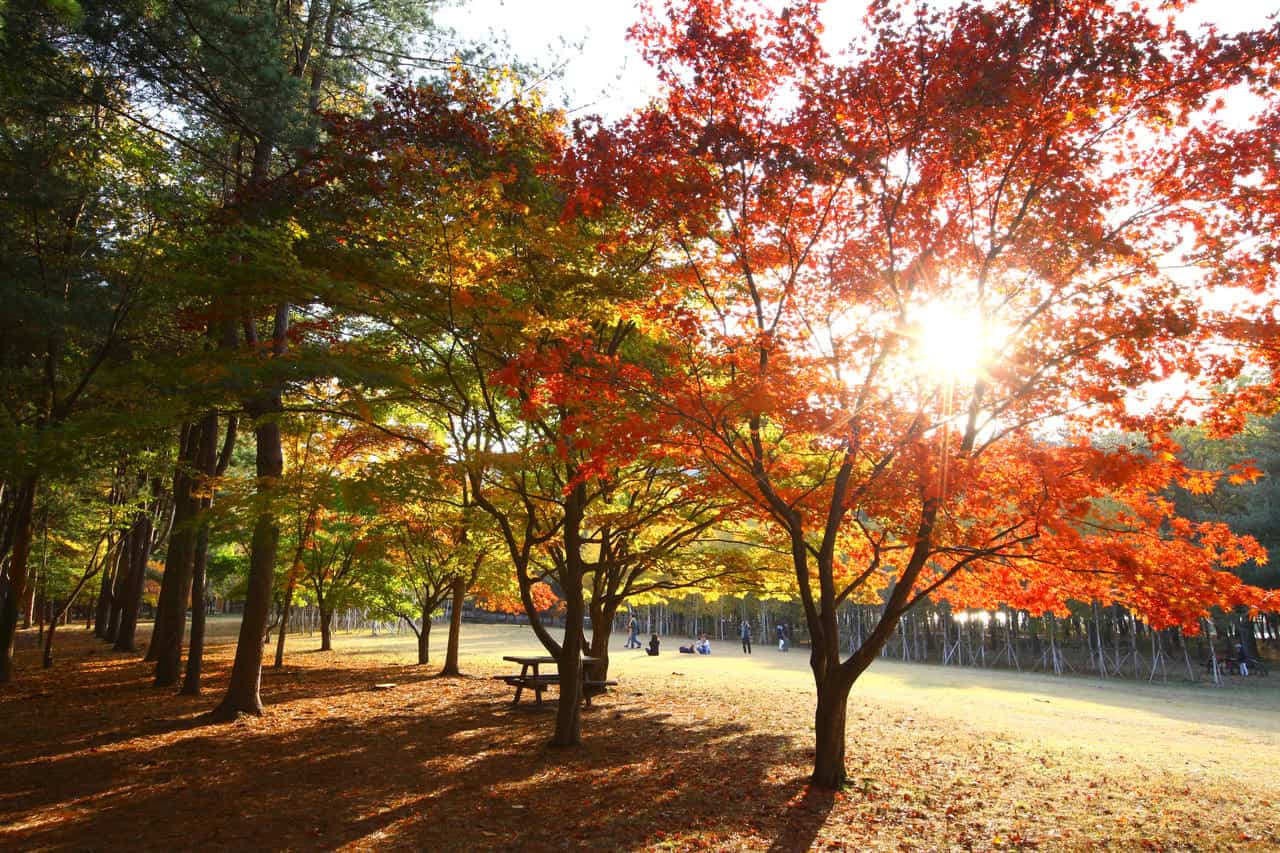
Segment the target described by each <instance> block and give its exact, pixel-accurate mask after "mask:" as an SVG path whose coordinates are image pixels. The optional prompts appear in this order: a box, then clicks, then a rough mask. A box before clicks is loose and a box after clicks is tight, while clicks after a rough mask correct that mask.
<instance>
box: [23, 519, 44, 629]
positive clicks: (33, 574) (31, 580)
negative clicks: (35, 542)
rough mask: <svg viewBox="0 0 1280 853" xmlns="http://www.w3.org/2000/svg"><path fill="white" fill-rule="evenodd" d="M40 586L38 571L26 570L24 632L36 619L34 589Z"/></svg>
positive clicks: (37, 569)
mask: <svg viewBox="0 0 1280 853" xmlns="http://www.w3.org/2000/svg"><path fill="white" fill-rule="evenodd" d="M48 550H49V543H48V542H47V541H46V542H45V551H48ZM39 585H40V569H39V567H37V568H36V569H34V570H28V573H27V591H26V593H25V594H24V595H23V597H22V611H21V612H22V628H23V630H24V631H25V630H26V629H27V628H30V627H31V622H32V620H33V619H35V618H36V587H37V586H39Z"/></svg>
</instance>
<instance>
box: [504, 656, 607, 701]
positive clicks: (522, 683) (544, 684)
mask: <svg viewBox="0 0 1280 853" xmlns="http://www.w3.org/2000/svg"><path fill="white" fill-rule="evenodd" d="M502 660H504V661H511V662H512V663H520V674H518V675H516V674H513V675H495V676H493V678H494V679H497V680H500V681H503V683H506V684H508V685H509V686H513V688H516V698H515V699H512V703H516V704H518V703H520V695H521V694H522V693H524V692H525V690H532V692H534V699H535V702H536V703H538V704H541V703H543V692H545V690H547V688H549V686H552V685H554V686H556V688H557V689H559V683H561V681H559V674H558V672H548V674H540V672H539V671H538V669H539V666H541V665H550V663H556V658H554V657H547V656H535V657H521V656H515V654H508V656H504V657H503V658H502ZM582 662H584V663H593V662H595V658H590V657H584V658H582ZM617 684H618V683H617V681H600V680H596V679H582V702H585V703H586V706H588V707H590V706H591V697H594V695H598V694H600V693H604V692H605V689H608V688H611V686H617Z"/></svg>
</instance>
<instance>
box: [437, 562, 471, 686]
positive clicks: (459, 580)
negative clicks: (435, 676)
mask: <svg viewBox="0 0 1280 853" xmlns="http://www.w3.org/2000/svg"><path fill="white" fill-rule="evenodd" d="M452 592H453V606H452V607H451V608H450V610H449V647H448V649H447V650H446V651H445V655H444V669H442V670H440V674H441V675H460V674H461V673H460V671H459V670H458V647H459V646H460V645H461V642H462V604H463V602H464V601H466V598H467V579H466V578H464V577H462V576H458V577H455V578H454V579H453V590H452Z"/></svg>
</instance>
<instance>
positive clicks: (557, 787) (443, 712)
mask: <svg viewBox="0 0 1280 853" xmlns="http://www.w3.org/2000/svg"><path fill="white" fill-rule="evenodd" d="M116 674H117V675H118V674H119V673H116ZM396 674H398V675H400V676H403V675H404V668H403V667H387V668H376V669H373V668H369V669H366V668H360V669H354V670H344V669H318V670H307V671H306V672H305V673H304V674H302V675H303V677H301V678H299V673H296V672H292V673H290V672H286V673H282V674H281V676H280V678H279V679H278V683H272V682H273V679H272V678H271V677H270V675H269V671H268V672H264V683H263V693H264V698H266V699H267V700H268V701H269V702H270V703H271V707H270V708H269V710H268V713H267V715H266V716H265V717H263V718H261V719H253V718H250V719H242V720H240V721H237V722H236V723H232V724H227V725H206V724H204V723H203V722H202V720H201V718H200V717H198V716H195V715H191V714H178V715H176V716H174V715H172V714H171V713H170V714H167V715H166V716H163V717H156V718H145V719H138V715H139V714H145V713H146V711H147V706H146V705H144V704H141V703H142V702H145V701H146V697H145V696H143V695H140V694H145V693H146V690H149V689H150V688H146V689H143V688H142V687H140V686H139V685H138V684H137V683H136V680H133V681H130V680H127V679H124V680H122V679H118V678H117V679H116V680H115V681H116V683H112V684H111V686H101V685H97V686H96V687H95V685H94V684H93V682H92V679H90V684H89V685H88V687H89V689H91V690H93V691H94V693H95V694H97V698H98V699H99V700H102V701H105V702H107V703H108V704H107V705H106V706H104V705H102V704H100V703H98V702H95V703H90V704H84V705H74V706H71V707H69V708H67V709H66V716H65V717H64V718H62V719H60V720H59V723H58V727H59V728H62V729H64V731H63V732H62V734H63V735H64V736H66V741H65V742H66V745H65V746H59V745H58V744H60V743H62V742H63V738H61V737H54V736H53V732H52V731H46V732H43V733H42V732H41V729H40V728H39V726H38V725H35V724H31V723H27V724H26V725H24V726H22V728H23V729H25V730H27V731H29V732H31V733H32V734H33V735H36V736H35V737H33V738H32V741H33V743H32V748H31V749H25V750H23V753H24V754H25V755H26V756H28V758H27V759H26V760H19V761H17V762H15V761H14V756H13V755H12V754H11V755H10V756H9V759H8V760H6V761H4V762H3V763H2V764H0V790H4V791H6V792H8V794H9V795H8V796H7V797H6V798H5V799H4V800H3V801H0V846H2V845H4V844H7V843H11V842H16V843H19V844H20V845H21V846H23V847H26V848H38V849H46V848H82V847H84V846H85V845H86V844H87V843H89V844H91V846H94V847H101V848H105V849H111V848H165V847H172V846H175V845H178V846H182V847H197V846H199V847H204V846H209V847H224V848H235V849H239V848H245V847H248V848H261V847H271V848H302V847H317V846H320V847H337V846H342V845H348V844H354V845H357V846H393V847H410V848H418V849H431V850H474V849H508V848H509V849H519V850H534V851H537V850H550V849H557V850H558V849H565V848H580V849H587V848H590V849H602V848H604V849H609V848H638V847H646V846H653V845H655V844H658V843H661V841H662V839H663V838H664V837H665V835H667V834H672V835H689V834H695V835H702V836H704V837H706V838H708V839H715V838H721V837H726V836H729V835H731V834H734V833H737V832H739V831H741V830H742V828H743V827H744V826H748V825H752V824H756V823H760V824H761V825H764V824H767V825H769V826H783V825H785V826H786V827H787V828H786V832H785V834H784V835H780V836H779V837H778V838H776V839H773V845H774V846H773V848H772V849H775V850H793V849H801V848H802V847H807V846H808V844H810V843H812V841H813V839H814V838H816V836H817V833H818V831H819V829H820V828H821V826H822V824H823V821H824V820H825V817H826V815H827V813H828V812H829V811H830V809H831V806H832V800H831V798H830V796H824V795H822V794H821V793H818V792H814V791H812V790H809V789H807V787H806V786H805V785H804V780H803V779H801V778H799V777H797V776H796V775H794V774H793V775H791V776H789V777H785V776H779V774H778V772H777V768H778V767H779V766H780V765H785V764H786V763H787V762H789V761H790V762H795V761H796V760H799V761H800V763H802V764H803V763H806V762H805V761H804V756H803V753H802V751H800V750H798V749H797V748H796V746H795V745H794V744H793V743H792V742H791V740H790V738H788V737H786V736H783V735H779V734H773V733H760V732H759V731H753V730H751V729H750V728H748V727H747V726H745V725H743V724H741V723H739V722H737V721H736V720H734V719H689V718H686V717H683V716H682V717H681V718H680V719H682V720H684V722H682V723H678V722H676V721H675V718H673V716H672V715H671V714H669V713H668V712H667V711H665V710H662V709H652V708H649V707H645V706H642V705H639V704H635V703H634V702H632V701H630V700H629V699H627V698H626V697H625V696H619V695H618V694H610V695H608V696H605V697H601V698H600V699H598V700H597V702H596V704H595V705H594V706H593V707H592V708H589V709H585V710H584V714H583V738H584V743H583V745H582V746H581V747H576V748H571V749H553V748H551V747H550V746H549V745H548V741H549V738H550V735H551V727H550V725H549V722H550V714H549V713H547V712H551V711H554V709H555V707H556V703H555V701H546V702H544V707H543V708H542V709H541V711H542V712H541V713H539V712H538V709H537V708H536V706H534V705H533V704H532V703H528V704H526V703H522V704H521V705H520V706H513V705H512V704H511V701H510V693H509V690H508V688H506V686H505V685H501V684H499V683H495V682H491V681H489V680H488V679H482V678H474V677H473V678H463V679H453V678H451V679H437V678H434V677H428V678H423V679H420V680H417V681H413V682H408V683H405V682H404V680H403V678H401V685H402V686H400V687H398V688H397V689H395V690H383V691H370V690H369V689H368V686H369V685H371V684H373V683H375V682H377V681H382V680H394V675H396ZM103 677H104V679H106V678H109V675H106V674H104V675H103ZM107 683H109V682H108V681H105V680H104V682H103V684H107ZM361 694H364V695H361ZM169 698H172V697H169ZM201 699H202V700H203V703H202V704H203V705H204V706H205V707H202V709H201V710H206V709H207V704H208V701H209V700H208V697H200V698H198V699H196V700H188V701H197V702H198V701H201ZM317 700H318V701H317ZM104 707H106V708H107V710H106V711H104ZM152 707H154V706H152ZM172 710H174V709H170V711H172ZM121 717H123V718H124V719H120V718H121ZM41 734H43V736H39V735H41ZM33 749H34V750H37V751H39V752H40V757H39V758H38V759H36V760H32V758H31V757H32V756H33V752H32V750H33ZM5 752H9V750H8V749H5ZM140 827H146V828H147V829H146V831H145V833H144V834H140V831H139V828H140Z"/></svg>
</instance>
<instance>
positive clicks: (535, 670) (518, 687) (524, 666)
mask: <svg viewBox="0 0 1280 853" xmlns="http://www.w3.org/2000/svg"><path fill="white" fill-rule="evenodd" d="M528 674H529V664H527V663H526V664H521V665H520V677H521V678H524V677H525V676H526V675H528ZM533 674H534V675H537V674H538V666H537V664H534V667H533ZM523 690H524V684H517V685H516V698H514V699H512V700H511V704H512V705H519V704H520V693H521V692H522V691H523ZM535 692H536V691H535ZM538 704H539V705H541V704H542V695H541V694H538Z"/></svg>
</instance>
